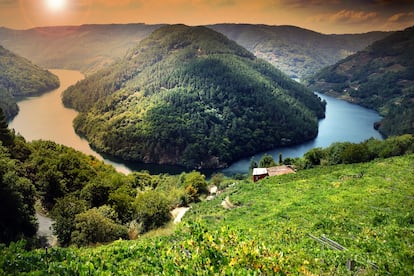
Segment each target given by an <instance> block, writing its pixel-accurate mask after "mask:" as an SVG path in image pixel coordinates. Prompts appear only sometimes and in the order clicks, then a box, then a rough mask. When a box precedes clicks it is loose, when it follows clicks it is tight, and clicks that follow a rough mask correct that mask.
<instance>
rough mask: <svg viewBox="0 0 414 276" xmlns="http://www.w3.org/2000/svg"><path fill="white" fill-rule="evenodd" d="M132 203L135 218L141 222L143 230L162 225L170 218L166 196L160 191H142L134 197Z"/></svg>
mask: <svg viewBox="0 0 414 276" xmlns="http://www.w3.org/2000/svg"><path fill="white" fill-rule="evenodd" d="M134 205H135V219H136V221H137V222H138V223H140V222H141V223H142V224H143V225H142V226H143V231H145V232H146V231H149V230H152V229H155V228H158V227H160V226H163V225H164V224H165V223H167V222H168V221H169V220H170V219H171V214H170V208H169V205H168V201H167V198H166V197H165V196H164V195H163V194H161V193H160V192H157V191H154V190H149V191H145V192H142V193H140V194H139V195H138V196H137V198H136V199H135V202H134Z"/></svg>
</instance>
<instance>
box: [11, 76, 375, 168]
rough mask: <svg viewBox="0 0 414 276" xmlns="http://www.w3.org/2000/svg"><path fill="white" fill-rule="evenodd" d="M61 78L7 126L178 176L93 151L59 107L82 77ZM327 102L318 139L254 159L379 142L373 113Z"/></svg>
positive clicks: (71, 114)
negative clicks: (65, 93) (338, 144)
mask: <svg viewBox="0 0 414 276" xmlns="http://www.w3.org/2000/svg"><path fill="white" fill-rule="evenodd" d="M50 71H51V72H52V73H54V74H55V75H57V76H58V77H59V79H60V87H59V88H58V89H56V90H53V91H51V92H49V93H46V94H44V95H42V96H39V97H30V98H27V99H24V100H22V101H20V102H19V103H18V106H19V109H20V111H19V114H18V115H17V116H16V117H15V118H14V120H13V121H11V122H10V123H9V127H10V128H13V129H15V131H16V132H17V133H20V134H21V135H23V137H25V138H26V140H28V141H33V140H38V139H43V140H52V141H55V142H57V143H60V144H63V145H66V146H70V147H73V148H75V149H77V150H79V151H82V152H84V153H86V154H90V155H93V156H95V157H97V158H98V159H100V160H104V161H105V162H106V163H107V164H110V165H113V166H114V167H115V168H116V170H117V171H119V172H122V173H126V174H127V173H130V172H131V171H135V170H143V169H144V170H148V171H150V172H151V173H153V174H158V173H163V172H165V173H171V174H174V173H180V172H181V171H183V168H180V167H175V166H159V165H148V164H139V163H131V162H124V161H121V160H116V159H109V158H106V157H105V156H103V155H101V154H99V153H97V152H95V151H94V150H93V149H91V147H90V146H89V144H88V142H87V141H86V140H85V139H82V138H80V137H79V136H78V135H77V134H76V133H75V131H74V130H73V125H72V122H73V119H74V118H75V117H76V115H77V112H76V111H75V110H72V109H68V108H65V107H64V106H63V104H62V100H61V94H62V92H63V91H64V90H65V89H66V88H67V87H69V86H70V85H72V84H75V83H76V82H77V81H79V80H81V79H83V78H84V76H83V75H82V74H81V73H80V72H78V71H71V70H60V69H59V70H58V69H56V70H50ZM318 95H319V96H320V97H321V98H323V99H325V100H326V101H327V107H326V118H325V119H322V120H320V121H319V134H318V137H317V138H316V139H314V140H312V141H310V142H307V143H303V144H300V145H296V146H290V147H282V148H276V149H274V150H270V151H267V152H262V153H258V154H256V155H255V159H256V160H257V161H258V160H260V158H261V156H262V155H263V154H265V153H268V154H271V155H272V156H273V157H274V158H275V160H278V158H279V157H278V156H279V154H280V153H281V154H282V155H283V157H284V158H286V157H300V156H302V155H303V154H304V153H305V152H307V151H308V150H310V149H312V148H314V147H327V146H329V145H330V144H332V143H334V142H345V141H349V142H361V141H364V140H366V139H369V138H371V137H374V138H377V139H382V137H381V135H380V133H379V132H377V131H376V130H375V129H374V128H373V124H374V122H376V121H379V120H380V119H381V117H380V116H379V115H378V113H376V112H375V111H372V110H369V109H366V108H363V107H360V106H358V105H355V104H351V103H348V102H345V101H342V100H338V99H335V98H333V97H329V96H326V95H322V94H318ZM250 159H251V157H249V158H245V159H242V160H240V161H237V162H235V163H234V164H232V165H231V166H230V167H228V168H226V169H224V170H222V172H223V173H225V174H226V175H232V174H235V173H246V172H247V170H248V167H249V164H250Z"/></svg>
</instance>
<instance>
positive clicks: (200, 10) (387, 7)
mask: <svg viewBox="0 0 414 276" xmlns="http://www.w3.org/2000/svg"><path fill="white" fill-rule="evenodd" d="M48 1H49V4H48ZM53 1H58V2H59V1H62V3H63V4H65V3H64V2H66V4H65V5H64V7H63V8H62V9H61V10H60V9H59V8H56V7H55V8H53V5H54V4H53ZM50 2H52V3H50ZM62 3H61V4H62ZM55 4H59V3H57V2H56V3H55ZM138 22H140V23H147V24H155V23H169V24H173V23H184V24H188V25H206V24H214V23H254V24H269V25H296V26H299V27H303V28H307V29H311V30H315V31H318V32H322V33H360V32H367V31H373V30H400V29H404V28H406V27H409V26H412V25H414V0H397V1H392V0H360V1H357V0H348V1H341V0H307V1H305V0H0V26H4V27H9V28H14V29H27V28H32V27H35V26H50V25H80V24H86V23H99V24H101V23H138Z"/></svg>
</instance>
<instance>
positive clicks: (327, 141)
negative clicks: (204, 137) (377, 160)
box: [223, 93, 382, 175]
mask: <svg viewBox="0 0 414 276" xmlns="http://www.w3.org/2000/svg"><path fill="white" fill-rule="evenodd" d="M317 95H318V96H319V97H320V98H322V99H324V100H325V101H326V102H327V105H326V118H325V119H322V120H320V121H319V133H318V136H317V137H316V139H314V140H312V141H309V142H306V143H303V144H300V145H295V146H289V147H280V148H276V149H273V150H270V151H267V152H262V153H258V154H256V155H255V156H254V159H255V160H256V161H257V162H258V161H259V160H260V158H261V157H262V156H263V154H265V153H268V154H270V155H272V156H273V158H274V159H275V160H279V154H280V153H281V154H282V155H283V158H287V157H292V158H293V157H302V156H303V154H305V153H306V152H307V151H309V150H310V149H312V148H315V147H328V146H329V145H331V144H332V143H334V142H353V143H359V142H362V141H365V140H367V139H369V138H371V137H373V138H376V139H382V136H381V134H380V133H379V132H378V131H376V130H375V129H374V123H375V122H378V121H379V120H381V116H379V114H378V113H377V112H375V111H373V110H370V109H367V108H364V107H361V106H358V105H355V104H351V103H348V102H345V101H342V100H338V99H336V98H333V97H330V96H326V95H323V94H319V93H317ZM250 160H251V157H250V158H245V159H242V160H239V161H237V162H235V163H234V164H232V165H231V166H230V167H229V168H227V169H225V170H223V172H224V173H225V174H227V175H232V174H236V173H245V172H247V170H248V168H249V165H250Z"/></svg>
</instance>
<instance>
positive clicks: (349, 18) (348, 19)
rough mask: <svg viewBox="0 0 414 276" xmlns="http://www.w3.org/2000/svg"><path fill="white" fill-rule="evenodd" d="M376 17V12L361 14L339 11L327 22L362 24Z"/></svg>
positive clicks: (351, 11) (358, 12)
mask: <svg viewBox="0 0 414 276" xmlns="http://www.w3.org/2000/svg"><path fill="white" fill-rule="evenodd" d="M376 17H378V13H377V12H363V11H354V10H341V11H339V12H337V13H335V14H333V15H332V16H330V18H329V20H330V21H331V22H339V23H341V22H342V23H362V22H366V21H368V20H372V19H375V18H376Z"/></svg>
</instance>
